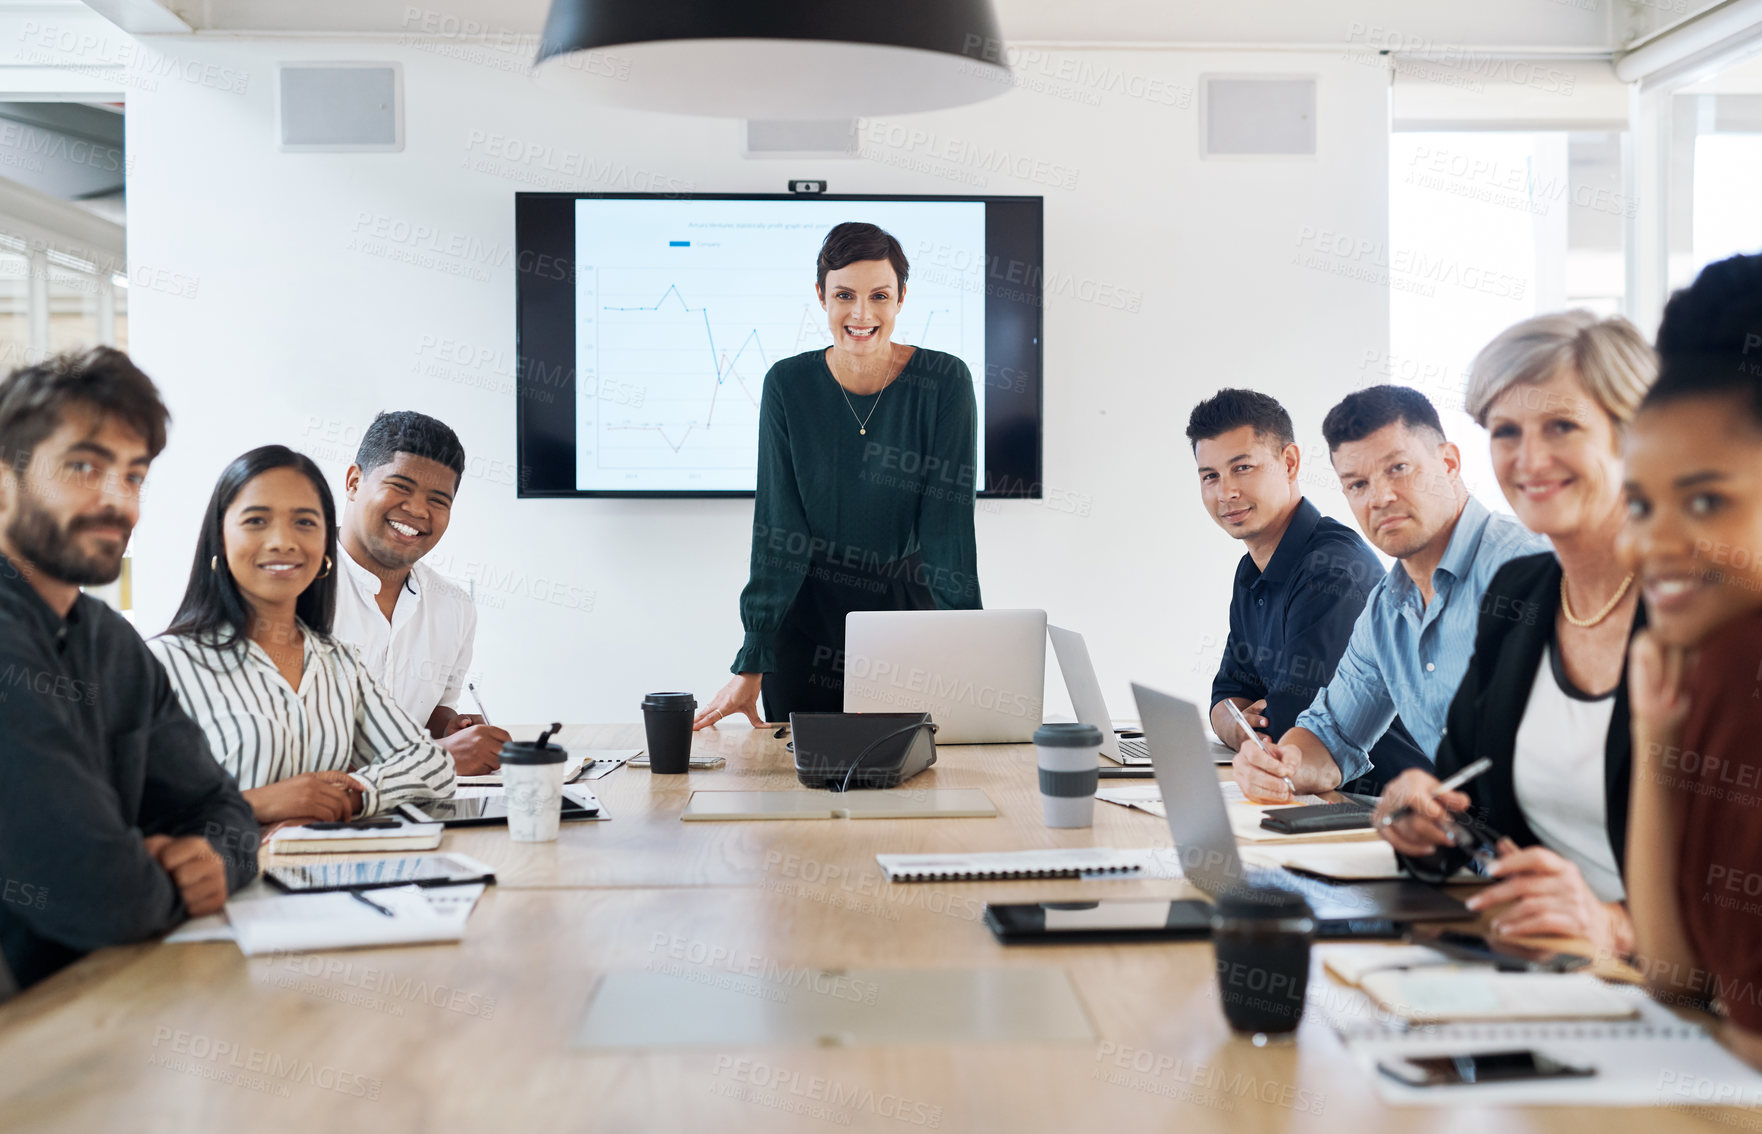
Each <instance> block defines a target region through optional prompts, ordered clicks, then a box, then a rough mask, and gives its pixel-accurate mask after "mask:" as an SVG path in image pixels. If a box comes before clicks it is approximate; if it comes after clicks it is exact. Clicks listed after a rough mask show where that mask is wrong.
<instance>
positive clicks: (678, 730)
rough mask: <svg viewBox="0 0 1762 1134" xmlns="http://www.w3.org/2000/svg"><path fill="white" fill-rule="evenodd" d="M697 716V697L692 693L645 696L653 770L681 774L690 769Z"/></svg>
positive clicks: (644, 719)
mask: <svg viewBox="0 0 1762 1134" xmlns="http://www.w3.org/2000/svg"><path fill="white" fill-rule="evenodd" d="M695 716H697V698H696V697H693V696H692V695H691V694H690V693H650V694H649V695H648V696H647V697H644V698H643V699H642V723H643V730H644V731H645V732H646V733H647V734H648V742H649V743H648V747H649V771H651V772H654V773H656V774H658V775H664V776H678V775H683V774H684V773H685V772H687V771H689V770H690V768H691V722H692V718H693V717H695Z"/></svg>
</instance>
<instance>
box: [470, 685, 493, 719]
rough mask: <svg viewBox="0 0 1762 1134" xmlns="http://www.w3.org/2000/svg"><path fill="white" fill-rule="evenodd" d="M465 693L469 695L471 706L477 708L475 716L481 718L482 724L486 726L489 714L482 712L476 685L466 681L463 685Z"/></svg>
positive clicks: (481, 702)
mask: <svg viewBox="0 0 1762 1134" xmlns="http://www.w3.org/2000/svg"><path fill="white" fill-rule="evenodd" d="M465 692H467V693H469V694H471V703H472V704H473V705H476V706H477V715H478V716H480V717H482V718H483V723H484V724H488V723H489V714H488V713H486V712H484V711H483V701H482V699H481V698H479V697H478V696H477V686H476V684H475V683H473V682H470V681H467V682H466V683H465Z"/></svg>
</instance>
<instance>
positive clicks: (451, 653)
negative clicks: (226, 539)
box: [335, 410, 509, 776]
mask: <svg viewBox="0 0 1762 1134" xmlns="http://www.w3.org/2000/svg"><path fill="white" fill-rule="evenodd" d="M464 472H465V448H464V446H463V445H461V444H459V438H458V436H457V435H456V434H454V433H453V431H452V430H451V429H449V428H447V427H446V425H444V424H442V423H441V422H439V421H436V420H435V419H434V418H432V417H428V416H426V415H424V414H420V413H415V412H413V411H410V410H400V411H398V412H396V413H382V414H380V415H379V416H377V417H375V418H374V419H373V424H372V425H369V426H368V427H367V432H366V433H365V434H364V435H363V436H362V438H361V446H360V448H359V449H358V450H357V451H356V454H355V463H354V464H352V465H350V466H349V472H348V475H347V478H346V479H345V481H344V489H345V495H346V497H347V498H348V502H349V503H348V507H347V509H346V510H345V511H344V513H343V522H342V525H341V528H342V531H341V533H340V534H341V543H342V548H343V551H344V553H345V554H344V555H343V556H342V560H343V561H342V563H340V564H339V565H338V566H339V567H340V568H341V569H342V574H343V579H342V585H341V586H339V587H338V588H337V611H336V630H335V633H336V636H337V637H338V638H341V639H342V640H343V641H345V642H348V643H349V644H350V645H352V646H355V647H356V648H357V649H359V650H360V651H361V658H362V660H363V661H364V662H365V663H366V665H367V668H368V671H369V672H370V673H372V674H373V676H374V677H375V678H377V679H378V680H379V682H380V683H381V684H382V685H384V686H385V687H386V688H387V689H388V690H390V691H391V694H392V696H393V697H394V698H395V699H396V700H397V702H398V705H399V706H400V707H402V708H403V709H404V711H405V712H407V713H409V714H410V716H412V717H413V718H415V720H416V721H417V723H418V724H425V725H426V726H427V728H428V732H429V735H431V736H433V737H434V738H435V740H436V741H437V742H438V743H439V744H440V746H441V747H442V748H445V749H446V750H447V751H448V752H450V753H452V756H453V763H454V765H455V769H456V771H457V772H458V774H460V775H464V776H469V775H478V774H481V773H484V772H491V771H494V770H495V769H496V768H498V767H500V766H501V760H500V754H501V750H502V745H503V744H504V743H506V742H507V741H508V739H509V737H508V734H507V733H506V732H504V731H502V730H501V729H499V728H496V727H495V726H493V725H491V724H490V723H489V722H487V721H486V720H484V719H483V717H481V716H478V715H475V714H470V713H461V712H459V711H458V703H459V694H460V692H461V691H462V690H463V688H464V684H465V673H466V670H468V669H469V668H470V666H471V647H472V641H473V639H474V638H475V636H476V633H477V611H476V609H475V608H474V607H473V606H472V605H471V599H470V597H469V596H467V595H466V594H465V592H464V591H462V590H460V589H459V588H458V587H457V586H454V585H453V584H452V583H451V582H448V581H447V580H446V579H445V578H444V577H443V576H442V575H441V574H440V572H438V571H436V570H434V569H433V568H431V567H429V566H427V565H426V564H424V563H422V562H421V559H422V557H423V556H424V555H427V554H428V553H429V552H430V551H433V550H434V547H435V545H436V544H438V543H439V542H440V538H441V536H443V535H445V534H446V531H447V524H448V522H449V521H450V520H451V519H452V514H453V497H454V495H455V494H456V493H457V492H458V490H459V482H460V479H461V478H462V477H463V475H464Z"/></svg>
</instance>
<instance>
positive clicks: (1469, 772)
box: [1383, 756, 1493, 827]
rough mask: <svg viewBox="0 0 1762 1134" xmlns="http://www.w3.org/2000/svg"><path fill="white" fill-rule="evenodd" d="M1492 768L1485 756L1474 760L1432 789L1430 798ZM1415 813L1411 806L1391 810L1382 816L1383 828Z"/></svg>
mask: <svg viewBox="0 0 1762 1134" xmlns="http://www.w3.org/2000/svg"><path fill="white" fill-rule="evenodd" d="M1492 766H1493V761H1492V760H1490V759H1488V758H1487V757H1485V756H1483V757H1481V758H1480V759H1479V760H1476V761H1475V762H1474V763H1472V764H1470V765H1469V766H1468V767H1466V768H1464V769H1462V770H1461V771H1460V772H1457V773H1456V774H1455V775H1453V776H1451V777H1450V778H1449V779H1447V780H1445V781H1444V782H1443V783H1441V784H1439V785H1438V786H1437V787H1435V788H1433V789H1432V798H1433V799H1436V798H1438V797H1439V796H1440V795H1443V794H1444V793H1445V792H1452V791H1455V790H1456V789H1457V788H1459V787H1461V786H1462V785H1463V784H1465V783H1467V782H1468V781H1470V780H1472V779H1474V778H1475V777H1476V776H1478V775H1480V774H1481V773H1482V772H1484V771H1486V770H1487V769H1488V768H1491V767H1492ZM1416 811H1417V809H1416V808H1415V807H1414V806H1413V805H1412V804H1407V805H1406V806H1404V807H1397V808H1396V809H1395V810H1393V811H1391V812H1389V813H1388V814H1387V815H1385V816H1383V826H1385V827H1393V826H1394V825H1395V824H1397V823H1399V822H1401V820H1403V819H1406V818H1407V817H1409V816H1411V815H1413V814H1415V813H1416Z"/></svg>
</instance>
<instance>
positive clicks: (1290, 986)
mask: <svg viewBox="0 0 1762 1134" xmlns="http://www.w3.org/2000/svg"><path fill="white" fill-rule="evenodd" d="M1314 937H1315V915H1314V914H1313V913H1311V912H1310V909H1309V903H1308V902H1305V901H1304V900H1303V898H1302V897H1301V896H1300V895H1297V894H1292V893H1287V892H1285V891H1283V890H1272V889H1257V888H1247V887H1244V888H1242V889H1239V890H1236V891H1235V892H1233V893H1230V894H1225V895H1223V896H1221V897H1219V898H1218V899H1217V902H1216V904H1215V905H1214V906H1213V907H1212V914H1211V941H1212V946H1213V948H1214V949H1215V950H1216V953H1217V980H1218V998H1219V999H1220V1000H1221V1001H1222V1002H1223V1008H1224V1019H1225V1020H1227V1021H1229V1024H1230V1027H1231V1028H1232V1029H1234V1030H1235V1031H1237V1032H1241V1033H1244V1034H1248V1035H1253V1036H1255V1037H1256V1042H1260V1037H1262V1036H1267V1035H1278V1034H1281V1033H1286V1032H1294V1031H1296V1030H1297V1025H1298V1023H1299V1022H1301V1021H1302V1019H1303V1001H1304V997H1305V995H1306V994H1307V992H1308V990H1309V944H1310V941H1311V940H1312V939H1313V938H1314Z"/></svg>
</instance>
